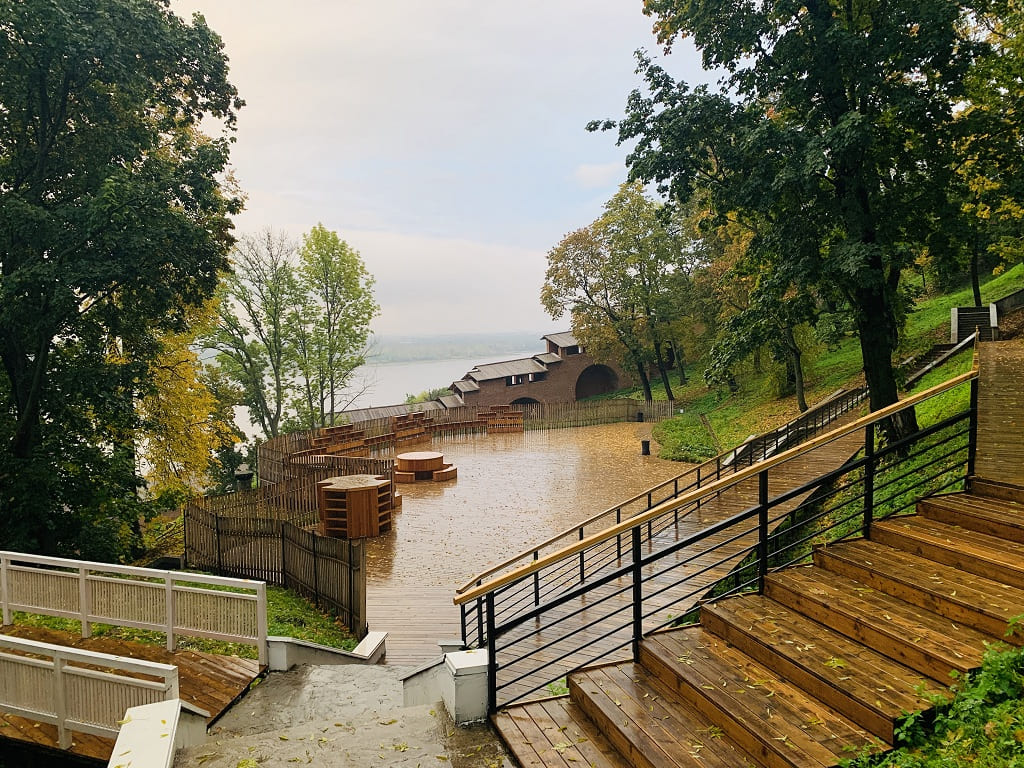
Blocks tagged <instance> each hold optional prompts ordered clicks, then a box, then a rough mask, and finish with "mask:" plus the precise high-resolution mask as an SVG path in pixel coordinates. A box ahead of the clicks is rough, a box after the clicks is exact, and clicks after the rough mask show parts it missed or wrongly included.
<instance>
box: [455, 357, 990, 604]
mask: <svg viewBox="0 0 1024 768" xmlns="http://www.w3.org/2000/svg"><path fill="white" fill-rule="evenodd" d="M977 377H978V364H977V352H975V363H974V367H973V368H972V370H970V371H968V372H967V373H963V374H960V375H959V376H956V377H954V378H952V379H949V380H948V381H945V382H943V383H941V384H937V385H935V386H934V387H931V388H930V389H926V390H925V391H924V392H920V393H918V394H916V395H911V396H910V397H907V398H906V399H904V400H900V401H899V402H896V403H893V404H892V405H888V406H886V407H885V408H881V409H879V410H877V411H874V412H872V413H869V414H868V415H867V416H863V417H861V418H859V419H857V420H856V421H854V422H853V423H851V424H847V425H846V426H844V427H839V428H838V429H834V430H832V431H831V432H826V433H825V434H823V435H819V436H818V437H814V438H811V439H810V440H808V441H807V442H806V443H803V444H802V445H798V446H796V447H795V448H790V449H789V450H786V451H783V452H782V453H780V454H778V455H776V456H772V457H770V458H768V459H765V460H764V461H761V462H758V463H757V464H752V465H750V466H749V467H747V468H746V469H741V470H738V471H737V472H736V473H734V474H731V475H729V476H728V477H726V478H722V479H720V480H714V481H712V482H710V483H708V484H707V485H706V486H704V487H703V488H699V489H696V490H693V491H691V492H689V493H685V494H682V495H681V496H678V497H676V498H674V499H669V500H668V501H665V502H663V503H661V504H659V505H658V506H656V507H652V508H651V509H649V510H648V511H646V512H643V513H642V514H639V515H637V516H636V517H632V518H630V519H629V520H628V521H626V522H623V523H619V524H617V525H613V526H611V527H610V528H606V529H605V530H603V531H599V532H598V533H595V534H593V535H591V536H588V537H586V538H584V539H581V540H580V541H578V542H575V543H574V544H571V545H569V546H567V547H563V548H562V549H559V550H557V551H555V552H552V553H551V554H549V555H545V556H543V557H540V558H538V559H537V560H534V561H532V562H530V563H527V564H525V565H522V566H520V567H519V568H516V569H515V570H512V571H509V572H508V573H507V574H505V575H504V576H499V577H498V578H496V579H492V580H490V581H488V582H486V583H484V584H481V585H479V586H477V587H475V588H473V589H471V590H469V591H467V592H465V593H463V594H461V595H456V596H455V598H454V600H453V602H454V603H455V604H456V605H463V604H465V603H468V602H470V601H471V600H475V599H476V598H478V597H482V596H483V595H486V594H487V593H488V592H492V591H494V590H496V589H499V588H501V587H503V586H505V585H507V584H511V583H513V582H515V581H519V580H520V579H522V578H524V577H526V576H529V575H531V574H533V573H535V572H537V571H540V570H541V569H543V568H546V567H547V566H549V565H552V564H553V563H557V562H559V561H560V560H564V559H566V558H568V557H571V556H573V555H577V554H579V553H580V552H582V551H584V550H586V549H589V548H590V547H592V546H594V545H596V544H600V543H602V542H604V541H607V540H609V539H612V538H614V537H616V536H618V535H620V534H622V533H626V532H627V531H630V530H631V529H633V528H635V527H636V526H638V525H643V524H644V523H647V522H648V521H651V520H654V519H655V518H657V517H660V516H661V515H664V514H666V513H668V512H672V511H673V510H675V509H678V508H679V507H683V506H686V505H688V504H692V503H694V502H695V501H697V500H698V499H703V498H704V497H705V496H711V495H713V494H715V493H718V492H719V491H722V490H725V489H726V488H729V487H731V486H733V485H736V484H738V483H740V482H742V481H744V480H747V479H748V478H751V477H754V476H755V475H758V474H760V473H761V472H763V471H765V470H767V469H771V468H773V467H777V466H778V465H780V464H784V463H786V462H787V461H790V460H791V459H794V458H796V457H798V456H802V455H804V454H805V453H809V452H810V451H813V450H814V449H816V448H818V447H820V446H822V445H827V444H828V443H831V442H833V441H834V440H838V439H839V438H841V437H846V436H847V435H849V434H852V433H854V432H857V431H859V430H862V429H864V428H865V427H867V426H868V425H869V424H875V423H877V422H879V421H882V420H884V419H887V418H889V417H890V416H892V415H893V414H896V413H899V412H900V411H902V410H904V409H906V408H909V407H911V406H914V405H917V404H918V403H921V402H924V401H925V400H928V399H930V398H932V397H935V396H936V395H941V394H942V393H943V392H947V391H949V390H951V389H954V388H955V387H958V386H960V385H961V384H964V383H966V382H968V381H971V380H972V379H975V378H977Z"/></svg>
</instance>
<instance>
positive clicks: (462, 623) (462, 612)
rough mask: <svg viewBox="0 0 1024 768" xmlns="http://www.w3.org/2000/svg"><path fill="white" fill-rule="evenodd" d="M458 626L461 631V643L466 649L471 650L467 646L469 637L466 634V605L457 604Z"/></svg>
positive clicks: (469, 646) (468, 645)
mask: <svg viewBox="0 0 1024 768" xmlns="http://www.w3.org/2000/svg"><path fill="white" fill-rule="evenodd" d="M459 626H460V627H461V629H462V642H463V644H464V645H465V646H466V647H467V648H472V647H473V646H471V645H470V644H469V635H467V634H466V604H465V603H459Z"/></svg>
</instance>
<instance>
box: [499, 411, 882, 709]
mask: <svg viewBox="0 0 1024 768" xmlns="http://www.w3.org/2000/svg"><path fill="white" fill-rule="evenodd" d="M855 418H856V416H855V415H853V414H851V415H848V416H846V417H844V418H842V419H839V420H837V421H836V422H834V425H833V427H839V426H842V425H843V424H846V423H849V422H850V421H853V420H854V419H855ZM862 445H863V436H862V434H861V433H860V432H857V433H854V434H851V435H848V436H846V437H843V438H841V439H839V440H836V441H833V442H831V443H829V444H827V445H823V446H820V447H819V448H817V449H815V450H813V451H810V452H809V453H807V454H804V455H803V456H800V457H798V458H796V459H794V460H792V461H789V462H787V463H785V464H783V465H781V466H778V467H775V468H773V469H772V471H771V473H770V484H769V488H768V495H769V498H774V497H777V496H779V495H781V494H783V493H785V492H787V491H790V490H793V489H796V488H798V487H800V486H802V485H803V484H804V483H806V482H808V481H809V480H811V479H812V478H814V477H817V476H819V475H821V474H824V473H826V472H829V471H831V470H834V469H837V468H839V467H840V466H842V465H843V464H844V463H845V462H846V461H848V460H849V459H850V458H851V456H853V455H854V454H855V453H856V452H857V451H858V449H859V448H860V447H861V446H862ZM757 493H758V489H757V478H756V477H754V478H751V479H749V480H746V481H744V482H742V483H740V484H739V485H737V486H734V487H733V488H730V489H728V490H726V491H724V492H722V493H721V494H720V495H718V496H716V497H713V498H710V499H708V500H706V501H704V502H702V504H701V507H700V509H699V510H695V511H694V512H692V513H690V514H689V515H686V516H682V517H680V518H679V520H678V522H675V523H672V524H670V525H668V527H666V528H665V529H664V530H662V531H661V532H660V533H658V534H656V535H655V537H654V540H653V541H652V542H651V543H649V544H647V545H646V546H645V554H646V553H648V552H651V551H655V550H660V549H664V548H666V547H668V546H670V545H671V544H673V543H675V542H677V541H679V540H681V539H684V538H686V537H689V536H692V535H694V534H697V533H700V532H701V531H704V530H705V529H707V528H708V527H709V526H711V525H713V524H714V523H717V522H719V521H722V520H725V519H727V518H729V517H731V516H732V515H735V514H737V513H740V512H742V511H744V510H747V509H749V508H750V507H751V506H753V505H754V504H756V502H757ZM808 496H809V492H808V493H805V494H802V495H799V496H796V497H794V498H792V499H790V500H789V501H787V502H786V503H784V504H780V505H779V506H777V507H775V508H773V510H772V515H773V517H774V516H779V515H781V514H783V513H785V512H789V511H791V510H793V509H794V508H796V507H797V506H799V505H800V504H801V503H802V502H803V501H805V500H806V498H807V497H808ZM756 541H757V533H756V520H754V521H752V522H751V529H750V531H749V532H748V533H746V534H745V535H741V536H737V532H736V531H733V530H730V531H728V532H726V533H723V534H720V535H718V536H717V537H712V538H709V539H707V540H706V541H705V542H702V543H701V544H700V545H699V547H698V549H699V550H700V551H701V552H703V551H705V550H707V549H709V548H710V547H711V546H713V545H715V544H722V547H721V548H720V549H719V550H717V551H716V552H715V553H714V554H713V555H712V556H710V557H708V556H701V555H699V554H697V553H693V552H689V551H686V550H684V551H682V552H680V553H677V554H676V555H675V556H673V557H668V558H664V559H663V560H661V561H659V562H658V563H656V564H653V565H651V566H647V567H645V569H644V575H645V577H646V578H647V579H649V580H648V581H646V583H645V584H644V611H645V619H644V628H645V632H648V631H651V630H653V629H655V628H656V627H658V626H662V625H664V624H665V623H666V622H669V621H671V620H672V619H673V618H678V617H680V616H682V615H684V614H686V613H688V612H689V611H690V610H692V609H693V608H695V607H696V606H697V604H698V601H699V600H700V598H701V597H702V596H703V595H704V594H705V593H706V591H707V590H708V589H709V588H710V587H711V586H713V585H714V584H715V583H717V582H718V581H719V580H720V579H722V578H723V577H725V576H727V575H728V574H729V573H730V571H731V570H732V569H733V568H734V567H735V566H736V565H738V564H739V563H740V562H741V561H742V560H743V558H744V557H745V556H746V555H747V554H748V553H749V552H750V551H751V548H752V547H753V546H754V544H755V543H756ZM623 550H624V552H625V553H627V555H628V550H629V542H628V538H627V540H626V541H625V542H624V544H623ZM684 561H686V562H684ZM627 562H628V561H627ZM618 564H619V563H614V565H618ZM668 569H671V570H668ZM705 569H706V570H705ZM594 570H595V571H596V569H594ZM702 570H703V571H704V572H703V573H699V572H700V571H702ZM687 574H692V576H691V577H690V578H685V577H686V576H687ZM590 578H594V577H590ZM630 587H631V581H629V580H626V579H620V580H619V581H616V582H612V583H610V584H607V585H604V586H602V587H598V588H596V589H592V590H590V591H589V592H588V593H587V594H586V596H585V597H583V598H580V599H579V600H576V601H573V602H571V603H567V604H565V605H563V606H559V607H558V608H557V609H553V610H551V611H549V612H547V613H546V614H545V615H544V618H543V623H544V628H542V629H540V630H539V631H538V627H537V626H535V625H534V623H532V622H530V623H527V624H526V625H523V626H522V627H520V628H517V629H516V630H515V631H514V632H512V633H509V635H508V636H505V637H502V638H501V639H500V641H499V645H500V646H505V645H507V644H509V643H513V644H514V645H512V647H511V648H510V650H508V651H505V652H502V651H501V650H499V653H498V687H499V696H498V703H499V705H501V703H502V702H505V701H510V700H515V699H518V698H520V697H523V696H532V697H537V696H545V695H550V691H549V689H547V688H546V687H540V688H538V685H543V684H544V683H545V682H546V681H547V680H550V679H552V678H557V677H560V676H562V675H564V674H567V673H569V672H570V671H572V670H574V669H578V668H580V667H583V666H586V665H588V664H591V663H595V662H600V663H607V662H612V661H624V660H626V659H628V658H629V657H630V654H631V646H630V642H631V638H632V625H631V618H632V613H631V612H632V605H633V603H632V594H631V591H630ZM662 590H663V591H662ZM659 592H660V594H658V593H659ZM524 607H526V608H529V607H532V601H531V603H530V605H527V606H524ZM499 613H500V607H499ZM555 622H557V623H555ZM524 654H530V655H529V657H528V658H527V659H526V660H520V659H522V657H523V656H524ZM542 662H543V664H542ZM541 666H543V667H545V668H544V669H543V671H542V672H541V673H536V672H534V671H533V670H536V669H537V668H538V667H541Z"/></svg>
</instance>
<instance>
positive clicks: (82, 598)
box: [78, 566, 92, 637]
mask: <svg viewBox="0 0 1024 768" xmlns="http://www.w3.org/2000/svg"><path fill="white" fill-rule="evenodd" d="M78 611H79V614H80V615H81V619H79V621H81V622H82V637H92V622H91V621H89V616H90V614H91V613H92V594H91V593H90V591H89V569H88V568H86V567H85V566H82V567H80V568H79V569H78Z"/></svg>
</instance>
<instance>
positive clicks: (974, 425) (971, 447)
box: [967, 378, 978, 482]
mask: <svg viewBox="0 0 1024 768" xmlns="http://www.w3.org/2000/svg"><path fill="white" fill-rule="evenodd" d="M970 412H971V415H970V422H969V423H970V426H969V427H968V437H967V480H968V482H970V479H971V478H972V477H974V462H975V460H976V459H977V456H978V380H977V379H976V378H975V379H971V408H970Z"/></svg>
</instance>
